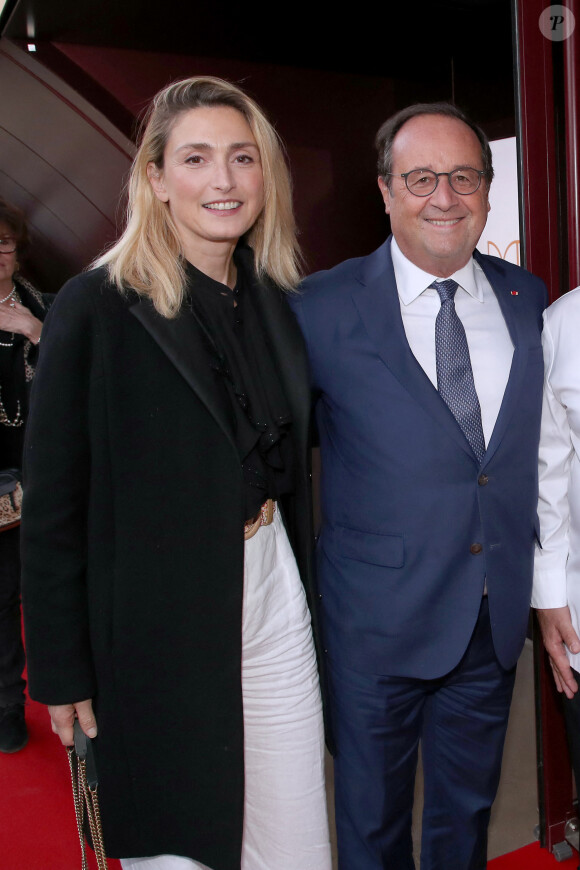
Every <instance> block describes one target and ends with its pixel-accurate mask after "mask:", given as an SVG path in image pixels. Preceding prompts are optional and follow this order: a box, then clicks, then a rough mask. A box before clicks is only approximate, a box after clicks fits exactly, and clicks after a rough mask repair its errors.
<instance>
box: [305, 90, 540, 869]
mask: <svg viewBox="0 0 580 870" xmlns="http://www.w3.org/2000/svg"><path fill="white" fill-rule="evenodd" d="M377 146H378V151H379V179H378V183H379V188H380V190H381V194H382V196H383V199H384V202H385V209H386V212H387V214H389V215H390V220H391V228H392V236H390V237H389V238H388V239H387V241H386V242H385V243H384V244H383V245H382V246H381V247H380V248H379V249H378V250H377V251H375V252H374V253H373V254H371V255H370V256H369V257H363V258H360V259H355V260H349V261H347V262H345V263H342V264H341V265H339V266H337V267H336V268H334V269H331V270H330V271H327V272H320V273H318V274H316V275H314V276H312V277H311V278H309V279H308V280H307V281H306V282H305V284H304V288H303V293H302V294H301V295H300V296H299V297H297V298H296V300H295V301H294V303H293V305H294V310H295V312H296V315H297V317H298V320H299V322H300V324H301V326H302V329H303V332H304V336H305V339H306V342H307V345H308V350H309V354H310V362H311V371H312V379H313V389H314V394H315V399H316V419H317V425H318V431H319V435H320V443H321V453H322V484H321V485H322V512H323V526H322V532H321V536H320V540H319V544H318V565H319V577H318V582H319V590H318V591H319V599H320V601H319V604H320V620H321V626H322V637H323V641H324V656H325V666H326V667H325V669H326V673H327V689H328V706H329V713H330V726H331V729H332V735H333V741H334V744H335V747H336V757H335V784H336V820H337V829H338V848H339V867H340V868H341V870H379V868H381V870H411V868H413V867H414V863H413V855H412V840H411V813H412V804H413V785H414V777H415V770H416V765H417V750H418V745H419V742H421V744H422V755H423V768H424V777H425V786H424V795H425V808H424V813H423V833H422V847H421V870H481V868H484V867H485V866H486V849H487V826H488V822H489V814H490V808H491V804H492V802H493V799H494V797H495V793H496V790H497V785H498V781H499V774H500V767H501V756H502V751H503V743H504V737H505V731H506V726H507V719H508V712H509V705H510V701H511V695H512V690H513V684H514V677H515V666H516V662H517V659H518V656H519V653H520V651H521V648H522V645H523V642H524V638H525V634H526V626H527V620H528V612H529V604H530V589H531V580H532V562H533V544H534V540H535V536H536V534H537V518H536V504H537V450H538V437H539V422H540V410H541V393H542V380H543V364H542V349H541V345H540V330H541V315H542V310H543V309H544V307H545V305H546V303H547V295H546V288H545V286H544V284H543V283H542V282H541V281H540V280H539V279H538V278H535V277H534V276H533V275H531V274H529V273H528V272H526V271H525V270H523V269H520V268H518V267H517V266H514V265H512V264H510V263H508V262H505V261H503V260H500V259H496V258H494V257H488V256H482V255H481V254H479V253H478V252H477V251H476V250H475V246H476V244H477V242H478V240H479V237H480V235H481V233H482V230H483V228H484V226H485V222H486V219H487V212H488V210H489V204H488V191H489V186H490V183H491V180H492V177H493V168H492V163H491V151H490V148H489V143H488V141H487V138H486V137H485V134H484V133H483V132H482V131H481V130H480V129H479V128H478V127H477V126H475V125H474V124H473V123H472V122H471V121H470V120H469V119H468V118H467V117H466V116H465V115H463V114H462V113H461V112H460V111H459V110H458V109H456V108H455V107H454V106H452V105H450V104H446V103H437V104H423V105H417V106H411V107H409V108H407V109H404V110H403V111H401V112H399V113H398V114H397V115H395V116H394V117H393V118H391V119H390V120H389V121H387V122H386V123H385V124H384V125H383V126H382V127H381V129H380V130H379V133H378V136H377Z"/></svg>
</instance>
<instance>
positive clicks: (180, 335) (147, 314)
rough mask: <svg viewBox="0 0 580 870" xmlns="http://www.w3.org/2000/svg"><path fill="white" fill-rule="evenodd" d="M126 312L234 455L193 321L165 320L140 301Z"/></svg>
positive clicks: (183, 318)
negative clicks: (196, 399) (186, 386)
mask: <svg viewBox="0 0 580 870" xmlns="http://www.w3.org/2000/svg"><path fill="white" fill-rule="evenodd" d="M130 311H131V314H133V315H134V316H135V317H136V318H137V320H138V321H139V322H140V323H141V324H142V325H143V326H144V327H145V329H146V330H147V332H148V333H149V334H150V335H151V337H152V338H153V339H154V340H155V341H156V342H157V344H158V345H159V347H160V348H161V350H162V351H163V352H164V353H165V355H166V356H167V357H168V359H169V360H171V362H172V363H173V365H174V366H175V368H176V369H177V371H178V372H179V374H180V375H181V376H182V377H183V378H184V379H185V381H186V382H187V383H188V384H189V386H190V387H191V389H192V390H193V391H194V392H195V393H196V395H197V396H198V397H199V399H201V401H202V402H203V403H204V405H205V406H206V408H207V409H208V411H209V412H210V414H211V415H212V416H213V417H214V419H215V420H216V422H217V423H218V424H219V425H220V426H221V428H222V429H223V431H224V434H225V435H226V437H227V438H228V440H229V441H230V443H231V445H232V447H233V448H234V450H235V451H236V453H237V452H238V449H237V446H236V443H235V441H234V437H233V433H232V426H231V420H230V418H229V417H228V413H227V406H226V405H225V403H224V402H223V401H221V396H220V394H219V391H218V390H216V384H215V379H214V375H213V373H212V371H211V369H210V367H209V364H208V360H207V355H206V353H205V350H204V347H203V343H202V341H201V338H200V336H199V334H198V332H197V324H196V322H195V320H194V319H193V317H188V316H178V317H176V318H174V319H172V320H169V319H168V318H166V317H162V316H161V315H160V314H158V313H157V311H156V310H155V308H154V307H153V305H152V304H151V302H149V300H148V299H143V298H141V299H140V300H139V301H138V302H136V303H135V304H134V305H132V306H131V308H130Z"/></svg>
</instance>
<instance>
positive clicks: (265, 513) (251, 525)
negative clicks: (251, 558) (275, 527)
mask: <svg viewBox="0 0 580 870" xmlns="http://www.w3.org/2000/svg"><path fill="white" fill-rule="evenodd" d="M275 510H276V502H275V501H272V499H271V498H269V499H267V500H266V501H265V502H264V504H263V505H262V507H261V508H260V510H259V511H258V513H257V514H256V516H255V517H254V518H253V519H251V520H248V521H247V523H244V541H248V540H249V539H250V538H253V537H254V535H255V534H256V532H257V531H258V529H259V528H260V526H269V525H270V523H271V522H273V520H274V511H275Z"/></svg>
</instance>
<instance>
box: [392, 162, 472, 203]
mask: <svg viewBox="0 0 580 870" xmlns="http://www.w3.org/2000/svg"><path fill="white" fill-rule="evenodd" d="M385 175H392V176H393V178H404V179H405V184H406V186H407V190H408V191H409V193H412V194H413V196H430V195H431V194H432V193H433V192H434V191H435V190H436V188H437V185H438V184H439V179H440V177H441V176H442V175H446V176H447V180H448V181H449V186H450V187H451V190H454V191H455V193H459V194H461V196H469V194H470V193H475V191H476V190H479V187H480V185H481V179H482V178H483V176H484V175H485V170H483V169H472V168H471V166H462V167H461V169H453V170H452V171H451V172H433V170H432V169H412V170H411V171H410V172H401V174H400V175H397V174H396V173H394V172H385Z"/></svg>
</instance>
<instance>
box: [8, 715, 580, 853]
mask: <svg viewBox="0 0 580 870" xmlns="http://www.w3.org/2000/svg"><path fill="white" fill-rule="evenodd" d="M26 721H27V723H28V729H29V732H30V740H29V742H28V745H27V746H26V747H25V748H24V749H23V750H22V751H21V752H17V753H15V754H14V755H3V754H2V753H0V870H79V868H80V867H81V855H80V846H79V842H78V835H77V829H76V823H75V817H74V808H73V801H72V793H71V786H70V779H69V769H68V761H67V758H66V752H65V750H64V749H63V748H62V747H61V745H60V743H59V741H58V740H57V738H56V737H55V736H54V734H53V733H52V731H51V729H50V722H49V718H48V714H47V712H46V708H45V707H43V706H41V705H40V704H37V703H35V702H34V701H29V702H28V703H27V706H26ZM88 856H89V867H90V870H96V862H95V860H94V857H93V855H92V852H91V850H90V849H89V850H88ZM578 863H579V862H578V856H574V858H571V859H570V860H569V861H563V862H557V861H556V859H555V858H554V857H553V855H551V854H550V853H549V852H547V851H546V850H545V849H540V846H539V845H538V843H532V844H531V845H529V846H524V848H523V849H518V850H517V851H515V852H511V853H510V854H509V855H503V856H502V857H501V858H495V859H494V860H493V861H490V862H489V864H488V868H489V870H559V868H560V870H576V867H577V866H578ZM120 868H121V865H120V863H119V861H115V860H110V861H109V870H120ZM297 870H299V868H297Z"/></svg>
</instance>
